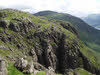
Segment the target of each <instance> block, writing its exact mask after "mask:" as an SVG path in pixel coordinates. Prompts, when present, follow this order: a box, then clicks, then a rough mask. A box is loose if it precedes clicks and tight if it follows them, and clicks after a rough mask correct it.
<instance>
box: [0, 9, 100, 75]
mask: <svg viewBox="0 0 100 75" xmlns="http://www.w3.org/2000/svg"><path fill="white" fill-rule="evenodd" d="M0 56H1V57H0V75H100V63H99V62H100V60H99V58H98V57H97V56H96V55H95V52H94V51H93V50H91V49H90V48H88V47H86V46H85V45H84V44H83V42H82V41H81V40H80V39H79V32H77V30H76V29H75V28H74V27H73V25H71V24H70V23H69V22H64V21H60V20H54V19H53V20H52V19H47V18H45V17H36V16H33V15H32V14H30V13H27V12H22V11H19V10H14V9H3V10H0Z"/></svg>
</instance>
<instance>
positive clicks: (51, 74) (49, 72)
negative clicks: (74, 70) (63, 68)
mask: <svg viewBox="0 0 100 75" xmlns="http://www.w3.org/2000/svg"><path fill="white" fill-rule="evenodd" d="M46 75H56V73H55V70H54V69H53V68H52V67H49V68H48V69H47V70H46Z"/></svg>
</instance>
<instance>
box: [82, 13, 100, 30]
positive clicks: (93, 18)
mask: <svg viewBox="0 0 100 75" xmlns="http://www.w3.org/2000/svg"><path fill="white" fill-rule="evenodd" d="M82 19H83V20H84V21H85V22H86V23H88V24H89V25H91V26H93V27H95V28H96V29H99V30H100V14H91V15H88V16H87V17H83V18H82Z"/></svg>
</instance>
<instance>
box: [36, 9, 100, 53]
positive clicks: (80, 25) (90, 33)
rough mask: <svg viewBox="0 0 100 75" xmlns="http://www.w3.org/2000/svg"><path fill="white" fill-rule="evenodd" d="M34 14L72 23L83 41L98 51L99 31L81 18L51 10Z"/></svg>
mask: <svg viewBox="0 0 100 75" xmlns="http://www.w3.org/2000/svg"><path fill="white" fill-rule="evenodd" d="M35 15H36V16H45V17H47V18H52V19H58V20H63V21H67V22H70V23H72V25H73V26H74V27H75V28H76V29H77V31H78V32H79V33H80V38H81V40H83V42H84V43H85V44H86V45H87V46H88V47H89V48H92V49H93V50H96V51H99V52H100V31H99V30H96V29H94V28H93V27H91V26H89V25H88V24H86V23H85V22H84V21H82V20H81V19H79V18H77V17H74V16H71V15H69V14H63V13H57V12H52V11H43V12H39V13H36V14H35Z"/></svg>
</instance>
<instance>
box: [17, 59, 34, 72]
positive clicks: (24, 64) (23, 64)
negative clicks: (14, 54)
mask: <svg viewBox="0 0 100 75" xmlns="http://www.w3.org/2000/svg"><path fill="white" fill-rule="evenodd" d="M15 67H16V68H17V69H19V70H21V71H24V73H33V72H34V65H33V62H32V61H31V62H28V61H27V60H25V59H23V58H19V59H18V60H17V61H16V63H15Z"/></svg>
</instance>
